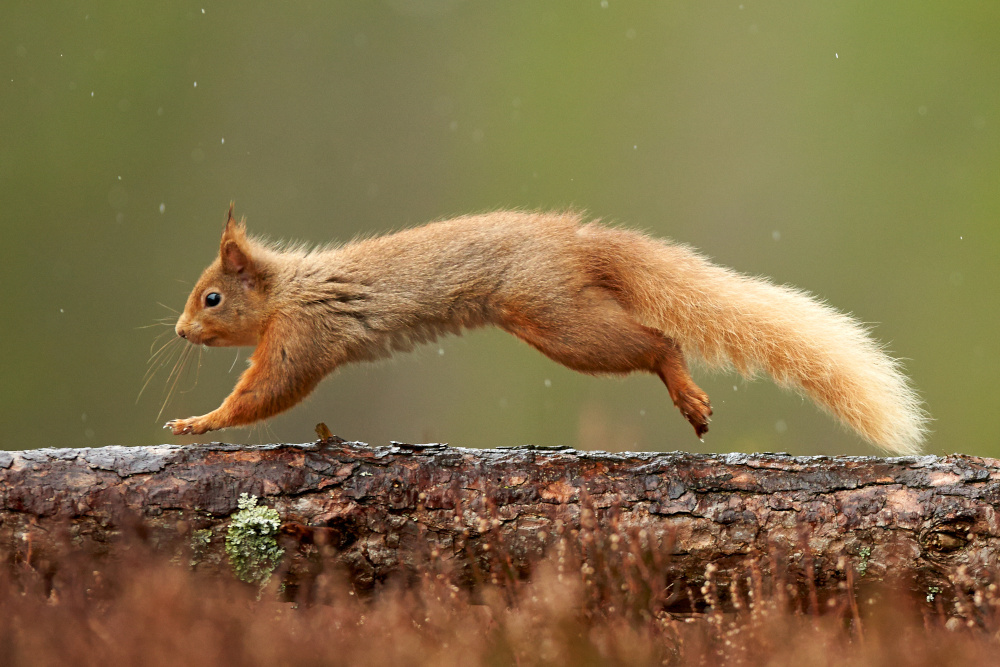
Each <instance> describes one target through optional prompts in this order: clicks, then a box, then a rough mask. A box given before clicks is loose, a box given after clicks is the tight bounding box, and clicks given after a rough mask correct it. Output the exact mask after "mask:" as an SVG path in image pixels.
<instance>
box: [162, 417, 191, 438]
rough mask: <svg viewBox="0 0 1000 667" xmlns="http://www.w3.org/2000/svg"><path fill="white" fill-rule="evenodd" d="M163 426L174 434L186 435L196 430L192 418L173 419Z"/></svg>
mask: <svg viewBox="0 0 1000 667" xmlns="http://www.w3.org/2000/svg"><path fill="white" fill-rule="evenodd" d="M163 428H165V429H169V430H170V431H172V432H173V434H174V435H184V434H186V433H192V432H193V431H194V428H193V427H192V424H191V420H190V419H171V420H170V421H168V422H167V423H166V424H164V425H163Z"/></svg>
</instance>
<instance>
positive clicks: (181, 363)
mask: <svg viewBox="0 0 1000 667" xmlns="http://www.w3.org/2000/svg"><path fill="white" fill-rule="evenodd" d="M191 350H192V347H191V346H190V345H188V346H187V347H185V348H184V351H183V352H181V356H180V357H179V358H178V359H177V363H175V364H174V367H173V369H172V370H171V371H170V375H168V376H167V382H168V383H170V378H171V377H172V378H173V382H172V383H171V384H170V389H169V390H168V391H167V396H166V398H164V399H163V405H162V406H160V411H159V412H158V413H157V414H156V421H160V417H162V416H163V411H164V410H166V409H167V403H169V402H170V399H171V398H173V395H174V390H176V389H177V382H178V381H179V380H180V379H181V375H182V374H183V372H184V367H185V366H186V365H187V362H188V359H190V358H191Z"/></svg>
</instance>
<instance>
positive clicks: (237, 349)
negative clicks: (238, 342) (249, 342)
mask: <svg viewBox="0 0 1000 667" xmlns="http://www.w3.org/2000/svg"><path fill="white" fill-rule="evenodd" d="M239 360H240V348H236V358H235V359H233V365H232V366H230V367H229V372H230V373H232V372H233V369H234V368H236V362H237V361H239Z"/></svg>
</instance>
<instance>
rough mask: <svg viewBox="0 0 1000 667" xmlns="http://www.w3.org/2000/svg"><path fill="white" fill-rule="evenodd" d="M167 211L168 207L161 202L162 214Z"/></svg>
mask: <svg viewBox="0 0 1000 667" xmlns="http://www.w3.org/2000/svg"><path fill="white" fill-rule="evenodd" d="M166 210H167V205H166V204H164V203H163V202H160V213H163V212H164V211H166Z"/></svg>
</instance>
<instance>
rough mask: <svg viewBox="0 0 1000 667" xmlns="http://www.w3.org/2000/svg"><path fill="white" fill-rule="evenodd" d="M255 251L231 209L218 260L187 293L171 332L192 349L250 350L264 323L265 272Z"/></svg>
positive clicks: (255, 343) (265, 309)
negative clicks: (244, 347)
mask: <svg viewBox="0 0 1000 667" xmlns="http://www.w3.org/2000/svg"><path fill="white" fill-rule="evenodd" d="M260 255H261V253H260V247H259V246H257V245H256V244H255V243H253V242H252V241H251V240H250V239H249V238H247V234H246V225H245V223H244V221H242V220H241V221H240V222H236V219H235V218H233V205H232V204H230V205H229V216H228V218H227V220H226V227H225V229H224V230H223V232H222V242H221V243H220V244H219V256H218V257H217V258H216V259H215V261H214V262H212V264H211V265H210V266H209V267H208V268H207V269H205V272H204V273H202V274H201V278H199V279H198V283H197V284H196V285H195V286H194V289H193V290H192V291H191V295H190V296H189V297H188V300H187V304H186V305H185V306H184V312H183V313H182V314H181V316H180V318H179V319H178V320H177V326H176V327H175V328H174V329H175V331H176V332H177V335H178V336H180V337H181V338H186V339H187V340H188V342H190V343H192V344H194V345H211V346H255V345H257V342H258V341H259V340H260V336H261V333H262V332H263V329H264V325H265V324H266V320H267V295H268V285H267V272H266V270H265V268H264V266H262V263H261V257H260Z"/></svg>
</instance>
